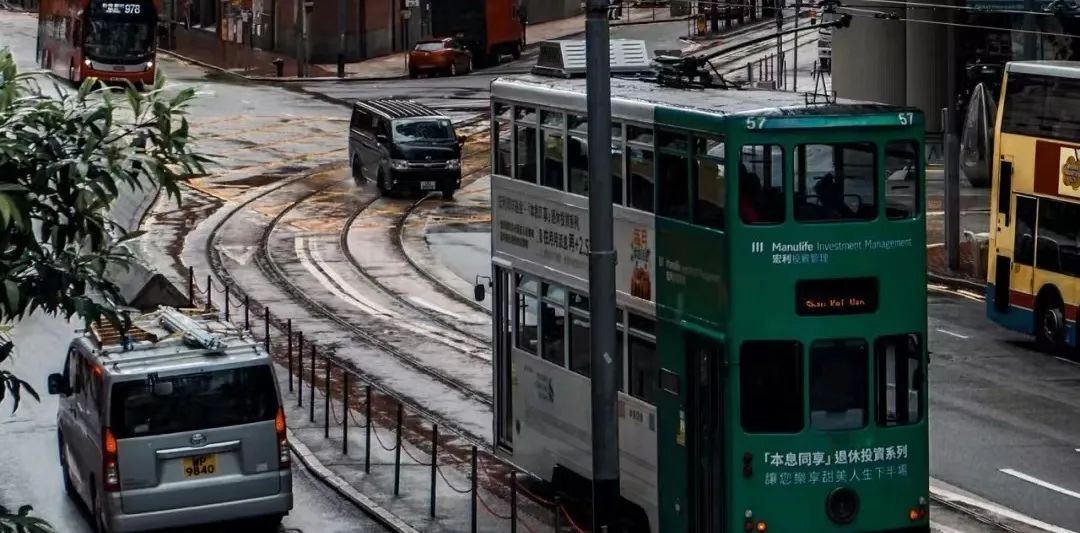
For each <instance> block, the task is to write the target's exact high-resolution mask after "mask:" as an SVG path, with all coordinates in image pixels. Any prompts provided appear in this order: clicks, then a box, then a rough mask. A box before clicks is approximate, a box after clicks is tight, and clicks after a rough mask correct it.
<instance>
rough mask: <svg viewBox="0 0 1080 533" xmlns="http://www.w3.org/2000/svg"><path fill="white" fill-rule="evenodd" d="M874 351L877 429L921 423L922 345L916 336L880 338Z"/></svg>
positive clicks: (922, 411)
mask: <svg viewBox="0 0 1080 533" xmlns="http://www.w3.org/2000/svg"><path fill="white" fill-rule="evenodd" d="M875 351H876V352H877V364H876V372H875V374H876V380H875V383H876V388H877V423H878V425H879V426H886V427H888V426H902V425H907V424H915V423H917V422H919V421H920V420H922V415H923V413H924V412H925V409H924V408H923V398H924V395H923V394H922V390H923V385H924V374H923V372H922V343H921V342H920V339H919V335H917V334H915V333H912V334H910V335H894V336H890V337H882V338H880V339H878V340H877V342H876V343H875Z"/></svg>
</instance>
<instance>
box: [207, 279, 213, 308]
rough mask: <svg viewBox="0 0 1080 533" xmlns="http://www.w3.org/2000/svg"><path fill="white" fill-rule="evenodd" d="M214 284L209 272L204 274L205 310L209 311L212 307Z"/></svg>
mask: <svg viewBox="0 0 1080 533" xmlns="http://www.w3.org/2000/svg"><path fill="white" fill-rule="evenodd" d="M213 301H214V285H213V279H212V278H211V277H210V274H207V275H206V310H207V311H209V310H211V309H213V308H214V303H213Z"/></svg>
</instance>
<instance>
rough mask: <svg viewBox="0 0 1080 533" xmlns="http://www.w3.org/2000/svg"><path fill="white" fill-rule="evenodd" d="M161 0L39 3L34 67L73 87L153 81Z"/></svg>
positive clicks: (85, 0) (56, 1) (82, 0)
mask: <svg viewBox="0 0 1080 533" xmlns="http://www.w3.org/2000/svg"><path fill="white" fill-rule="evenodd" d="M160 7H161V0H41V8H40V10H39V12H38V45H37V59H38V63H39V64H41V66H43V67H44V68H46V69H48V70H50V71H52V72H53V73H54V74H56V75H58V76H61V77H65V78H67V79H70V80H71V81H72V82H75V83H78V82H81V81H82V80H83V79H85V78H89V77H95V78H98V79H99V80H101V81H102V82H106V83H108V82H124V81H130V82H132V83H134V84H135V85H136V86H142V85H143V84H150V83H153V81H154V74H155V71H156V67H157V66H156V61H155V59H156V50H157V48H156V32H157V24H158V12H159V10H160Z"/></svg>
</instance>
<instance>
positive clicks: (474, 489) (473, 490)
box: [470, 445, 558, 533]
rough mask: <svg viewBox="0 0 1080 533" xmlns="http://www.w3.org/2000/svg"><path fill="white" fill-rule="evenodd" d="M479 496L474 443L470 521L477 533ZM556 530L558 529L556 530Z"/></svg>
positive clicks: (473, 530) (473, 531)
mask: <svg viewBox="0 0 1080 533" xmlns="http://www.w3.org/2000/svg"><path fill="white" fill-rule="evenodd" d="M477 497H478V495H477V494H476V445H473V447H472V510H471V511H470V513H471V515H472V516H471V519H470V521H471V522H472V533H476V499H477ZM556 531H558V530H556Z"/></svg>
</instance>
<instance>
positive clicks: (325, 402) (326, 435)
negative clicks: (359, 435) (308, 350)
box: [323, 357, 348, 439]
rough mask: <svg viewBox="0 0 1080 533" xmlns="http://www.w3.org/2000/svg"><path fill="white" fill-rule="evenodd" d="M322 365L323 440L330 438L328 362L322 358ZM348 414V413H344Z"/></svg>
mask: <svg viewBox="0 0 1080 533" xmlns="http://www.w3.org/2000/svg"><path fill="white" fill-rule="evenodd" d="M323 364H325V365H326V398H323V410H325V411H326V412H325V413H323V425H324V426H325V427H326V429H325V430H324V431H323V438H325V439H329V438H330V360H329V359H327V358H325V357H323ZM345 414H348V413H345Z"/></svg>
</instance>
